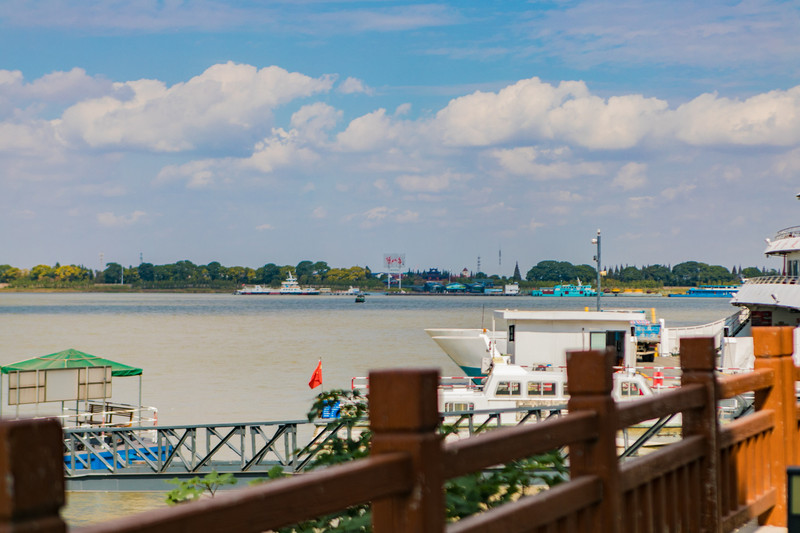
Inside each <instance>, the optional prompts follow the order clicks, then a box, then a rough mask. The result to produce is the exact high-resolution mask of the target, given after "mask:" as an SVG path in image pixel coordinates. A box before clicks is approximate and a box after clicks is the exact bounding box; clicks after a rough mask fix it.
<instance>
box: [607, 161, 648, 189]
mask: <svg viewBox="0 0 800 533" xmlns="http://www.w3.org/2000/svg"><path fill="white" fill-rule="evenodd" d="M646 183H647V165H645V164H643V163H628V164H626V165H624V166H623V167H622V168H621V169H619V172H617V175H616V176H615V177H614V181H613V182H611V184H612V185H614V186H615V187H619V188H621V189H622V190H625V191H628V190H631V189H638V188H640V187H644V185H645V184H646Z"/></svg>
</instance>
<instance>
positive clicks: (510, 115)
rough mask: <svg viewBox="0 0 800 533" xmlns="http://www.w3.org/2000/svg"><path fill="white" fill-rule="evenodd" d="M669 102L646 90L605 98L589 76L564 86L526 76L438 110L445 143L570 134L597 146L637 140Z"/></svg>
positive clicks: (483, 142) (630, 143)
mask: <svg viewBox="0 0 800 533" xmlns="http://www.w3.org/2000/svg"><path fill="white" fill-rule="evenodd" d="M666 109H667V103H666V102H665V101H663V100H658V99H655V98H644V97H642V96H640V95H626V96H617V97H612V98H609V99H608V100H603V99H601V98H599V97H597V96H594V95H592V94H590V92H589V89H588V87H587V86H586V84H585V83H583V82H562V83H560V84H559V85H558V86H553V85H550V84H548V83H544V82H542V81H541V80H539V78H531V79H527V80H521V81H518V82H517V83H515V84H513V85H510V86H508V87H506V88H504V89H502V90H500V91H498V92H497V93H486V92H481V91H478V92H475V93H473V94H470V95H467V96H462V97H460V98H456V99H454V100H452V101H451V102H450V103H449V104H448V105H447V107H445V108H444V109H442V110H441V111H439V113H437V115H436V122H437V126H438V128H440V130H441V135H442V137H443V140H444V142H445V143H447V144H450V145H453V146H489V145H493V144H500V143H504V142H510V141H517V142H531V141H549V140H570V141H572V142H575V143H577V144H579V145H580V146H584V147H587V148H593V149H621V148H629V147H631V146H634V145H636V143H637V142H639V141H641V140H642V139H643V138H644V136H645V135H646V134H647V132H648V130H649V127H650V124H651V123H652V121H653V120H656V119H658V117H659V116H660V115H661V114H662V113H663V112H664V111H666Z"/></svg>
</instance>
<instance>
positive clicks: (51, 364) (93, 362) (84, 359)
mask: <svg viewBox="0 0 800 533" xmlns="http://www.w3.org/2000/svg"><path fill="white" fill-rule="evenodd" d="M91 366H110V367H111V375H112V376H118V377H119V376H141V375H142V369H141V368H136V367H133V366H128V365H123V364H122V363H117V362H115V361H109V360H108V359H103V358H102V357H97V356H96V355H92V354H88V353H84V352H79V351H78V350H73V349H72V348H70V349H69V350H64V351H63V352H56V353H51V354H50V355H43V356H41V357H36V358H34V359H28V360H27V361H19V362H17V363H11V364H10V365H5V366H3V367H2V372H3V374H8V373H9V372H16V371H18V370H45V369H48V368H85V367H91Z"/></svg>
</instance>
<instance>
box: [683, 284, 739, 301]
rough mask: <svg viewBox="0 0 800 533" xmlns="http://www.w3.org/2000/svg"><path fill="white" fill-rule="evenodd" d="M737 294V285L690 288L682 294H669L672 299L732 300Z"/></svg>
mask: <svg viewBox="0 0 800 533" xmlns="http://www.w3.org/2000/svg"><path fill="white" fill-rule="evenodd" d="M737 292H739V286H738V285H701V286H699V287H691V288H689V290H688V291H686V292H685V293H684V294H670V295H669V296H670V297H672V298H733V297H734V296H735V295H736V293H737Z"/></svg>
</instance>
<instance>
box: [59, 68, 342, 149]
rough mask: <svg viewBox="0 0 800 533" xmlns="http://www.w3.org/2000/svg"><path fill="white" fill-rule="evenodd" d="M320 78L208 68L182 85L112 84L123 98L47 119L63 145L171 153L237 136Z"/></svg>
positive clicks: (314, 87)
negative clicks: (67, 142)
mask: <svg viewBox="0 0 800 533" xmlns="http://www.w3.org/2000/svg"><path fill="white" fill-rule="evenodd" d="M331 85H332V80H331V78H330V77H328V76H323V77H321V78H316V79H315V78H310V77H308V76H305V75H303V74H299V73H291V72H287V71H286V70H284V69H282V68H279V67H265V68H262V69H260V70H259V69H256V68H255V67H252V66H249V65H239V64H234V63H226V64H220V65H214V66H212V67H210V68H208V69H207V70H206V71H205V72H203V74H201V75H199V76H196V77H194V78H192V79H190V80H189V81H187V82H185V83H177V84H175V85H173V86H172V87H167V86H166V85H165V84H164V83H163V82H160V81H157V80H139V81H130V82H126V83H124V84H117V87H118V88H122V87H125V88H127V89H129V90H130V91H131V97H130V98H129V99H121V98H118V97H113V96H106V97H103V98H97V99H90V100H86V101H83V102H80V103H78V104H75V105H74V106H72V107H70V108H69V109H67V110H66V111H65V112H64V114H63V116H62V118H61V119H60V120H58V121H56V122H55V125H56V127H57V129H58V131H59V133H60V134H61V135H62V136H63V137H64V138H65V139H68V140H70V141H71V142H83V143H86V144H87V145H88V146H91V147H95V148H115V149H122V148H128V149H145V150H152V151H156V152H179V151H183V150H191V149H194V148H197V147H200V146H204V145H211V146H213V145H215V144H216V143H220V142H222V141H224V140H229V138H233V139H241V138H242V135H244V134H246V133H247V132H249V131H258V130H260V129H263V126H264V124H269V123H270V122H271V121H272V110H273V109H274V108H276V107H277V106H279V105H282V104H285V103H287V102H289V101H291V100H293V99H295V98H299V97H306V96H310V95H312V94H315V93H319V92H325V91H328V90H330V88H331Z"/></svg>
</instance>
